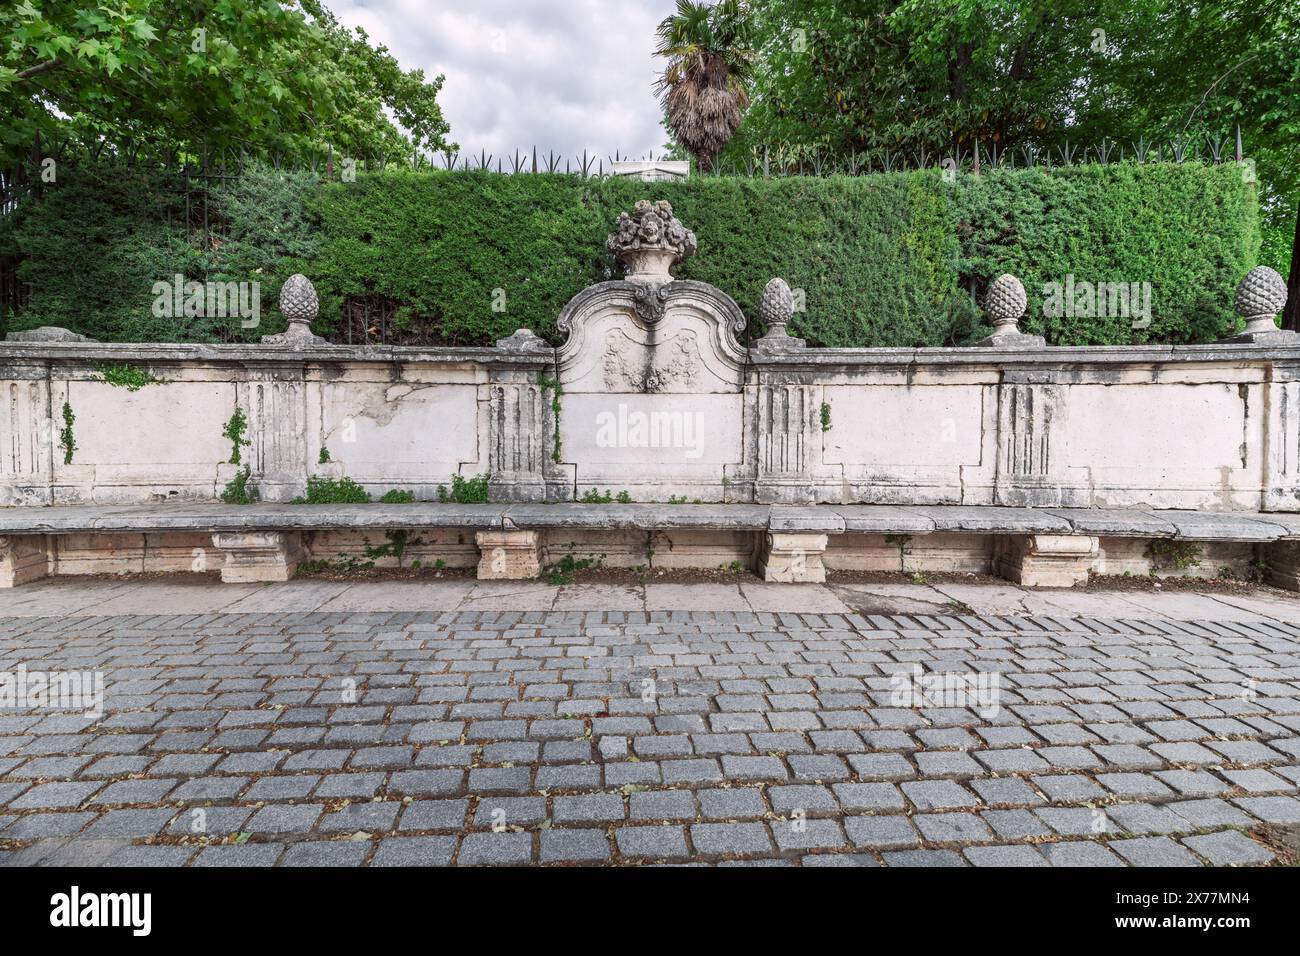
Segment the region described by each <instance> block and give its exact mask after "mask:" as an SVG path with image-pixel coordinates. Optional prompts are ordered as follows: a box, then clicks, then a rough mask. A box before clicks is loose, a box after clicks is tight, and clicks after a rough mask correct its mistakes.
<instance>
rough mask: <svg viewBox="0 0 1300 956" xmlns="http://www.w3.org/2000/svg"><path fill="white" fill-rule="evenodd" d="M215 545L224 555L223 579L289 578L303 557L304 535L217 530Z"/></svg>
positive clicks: (235, 581) (228, 581)
mask: <svg viewBox="0 0 1300 956" xmlns="http://www.w3.org/2000/svg"><path fill="white" fill-rule="evenodd" d="M212 545H213V547H215V548H216V549H217V550H218V551H220V552H221V553H222V554H223V555H225V559H226V560H225V563H224V564H222V566H221V580H222V582H223V583H226V584H260V583H263V582H267V581H272V582H278V581H288V580H289V579H290V578H292V577H293V576H294V574H295V573H296V572H297V570H298V563H299V562H300V561H301V560H302V558H303V550H302V536H301V535H300V534H298V533H296V532H286V531H251V532H231V533H218V534H214V535H213V536H212Z"/></svg>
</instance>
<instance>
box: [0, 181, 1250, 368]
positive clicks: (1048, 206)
mask: <svg viewBox="0 0 1300 956" xmlns="http://www.w3.org/2000/svg"><path fill="white" fill-rule="evenodd" d="M137 175H138V176H140V177H141V178H140V179H130V178H122V177H121V176H120V175H119V174H117V173H116V172H114V174H113V175H112V176H109V175H106V174H100V173H97V172H92V173H85V174H79V175H77V176H68V177H62V176H61V181H60V183H59V185H58V186H57V188H51V189H49V190H47V193H46V196H45V198H44V199H42V200H41V201H40V202H34V203H29V204H27V205H26V206H24V207H23V208H22V209H21V211H20V213H19V215H18V216H16V217H13V222H12V223H11V224H10V225H11V227H12V228H11V230H10V231H11V232H12V236H11V239H10V245H13V246H16V247H17V248H18V249H19V250H20V251H21V254H22V256H23V257H24V258H23V264H22V267H21V275H22V277H23V278H24V279H25V280H26V281H28V282H30V283H31V284H32V286H33V298H32V302H31V306H30V307H29V308H28V309H27V310H26V311H25V312H24V313H22V314H20V315H18V316H16V317H13V318H12V319H11V321H10V323H9V324H10V327H11V328H19V327H23V328H25V327H31V326H34V325H42V324H55V325H65V326H68V327H70V328H73V329H75V330H76V331H79V332H83V333H85V334H88V335H91V336H92V337H94V338H99V339H104V340H118V341H124V340H131V339H176V340H212V339H213V338H239V337H251V338H256V337H257V336H259V335H262V334H265V333H266V332H269V331H274V330H275V329H276V327H277V326H278V324H279V321H278V317H276V316H274V314H273V313H274V301H275V296H276V294H277V293H278V289H279V285H280V283H281V282H282V281H283V279H284V278H285V277H286V276H288V275H289V274H291V273H292V272H295V271H302V272H305V273H306V274H307V275H308V276H310V277H311V279H312V280H313V281H314V282H315V283H316V286H317V289H318V291H319V292H320V294H321V300H322V316H321V320H320V322H319V325H318V331H320V332H322V333H323V334H326V335H331V336H332V337H334V338H335V339H336V340H341V339H342V338H343V335H344V333H343V329H344V316H345V314H356V313H357V312H358V307H359V306H360V305H363V304H369V305H370V306H378V307H382V308H383V309H384V310H385V312H386V314H387V313H389V312H391V319H390V322H391V323H392V324H390V328H389V332H390V336H389V337H390V341H399V342H402V341H406V342H435V343H447V344H456V345H470V344H485V343H490V342H492V341H494V340H495V339H497V338H500V337H503V336H505V335H508V334H510V333H511V332H513V331H514V330H515V329H516V328H518V327H520V326H528V327H531V328H533V329H534V330H536V331H537V332H538V333H539V334H541V335H544V336H548V337H552V340H554V338H553V335H554V326H555V320H556V317H557V316H558V314H559V311H560V309H561V308H562V307H563V306H564V304H565V302H567V301H568V300H569V298H570V297H572V296H573V295H574V294H576V293H577V292H578V291H580V290H581V289H582V288H584V287H585V286H587V285H589V284H590V283H592V282H597V281H600V280H602V279H607V278H611V277H613V276H614V275H616V274H618V270H617V267H616V266H615V264H614V262H613V260H612V258H611V257H610V256H609V255H608V254H607V253H606V252H605V248H604V240H605V236H606V235H607V234H608V233H609V231H610V230H611V228H612V225H613V222H614V220H615V219H616V217H617V215H618V213H619V212H620V211H622V210H625V209H629V208H630V207H631V205H632V204H633V203H634V202H635V201H636V200H637V199H639V198H646V197H653V198H657V199H658V198H664V199H668V200H670V201H671V202H672V204H673V207H674V209H675V211H676V213H677V215H678V216H679V217H680V218H681V220H682V221H683V222H684V223H686V225H687V226H688V227H689V228H691V229H693V230H694V231H695V233H696V235H697V236H698V238H699V252H698V253H697V254H696V256H694V257H693V258H691V259H688V260H687V261H686V262H685V263H683V265H682V266H681V267H680V268H679V270H678V274H679V275H680V276H682V277H683V278H692V279H700V280H702V281H705V282H709V283H712V284H714V285H716V286H718V287H719V288H721V289H723V290H724V291H726V292H728V293H729V294H731V295H732V296H733V297H734V298H735V299H736V300H737V301H738V302H739V303H740V305H741V307H742V309H743V310H744V311H745V313H746V315H747V316H749V318H750V326H749V330H748V334H751V335H758V334H761V333H762V331H763V330H762V328H761V326H760V325H759V322H758V315H757V304H758V300H759V297H760V295H761V293H762V290H763V287H764V285H765V284H766V283H767V281H768V280H769V279H770V278H771V277H772V276H775V275H780V276H783V277H785V278H786V279H787V280H788V281H789V282H790V284H791V285H792V286H794V287H795V288H796V289H803V290H804V291H805V293H806V301H807V310H806V312H803V313H801V314H798V315H796V317H795V321H794V323H793V326H794V328H793V331H794V334H797V335H801V336H803V337H805V338H807V339H808V340H809V342H810V344H816V345H827V346H919V345H946V344H962V343H965V342H969V341H971V340H972V339H973V338H975V337H977V336H979V335H981V334H983V332H984V329H983V328H982V327H981V325H980V321H979V317H978V311H977V310H976V309H975V307H974V305H973V297H974V296H977V295H979V294H981V293H982V291H983V289H984V287H985V286H986V285H987V283H988V282H989V281H990V280H991V279H992V278H994V277H995V276H997V275H999V274H1000V273H1002V272H1013V273H1015V274H1016V275H1018V276H1020V277H1021V279H1022V280H1023V281H1024V283H1025V286H1026V289H1027V290H1028V292H1029V298H1030V317H1029V319H1028V321H1027V323H1026V325H1027V326H1028V328H1029V329H1030V330H1034V331H1042V332H1044V333H1045V334H1046V335H1047V336H1048V338H1049V340H1050V341H1052V342H1055V343H1060V344H1094V343H1114V344H1123V343H1130V342H1144V341H1164V342H1198V341H1199V342H1203V341H1212V340H1214V339H1216V338H1218V337H1220V336H1221V335H1222V334H1224V333H1225V332H1226V331H1227V330H1229V329H1230V328H1231V327H1232V326H1233V323H1234V322H1235V319H1234V317H1233V315H1232V298H1233V291H1234V289H1235V286H1236V283H1237V281H1238V280H1239V279H1240V277H1241V276H1242V275H1243V274H1244V273H1245V272H1246V270H1247V269H1249V268H1250V266H1252V265H1254V264H1255V262H1256V261H1257V257H1258V256H1259V254H1260V230H1259V222H1258V218H1259V217H1258V208H1257V200H1256V196H1255V191H1254V187H1253V186H1251V185H1249V184H1247V183H1245V182H1243V181H1242V177H1241V176H1240V174H1239V171H1238V170H1237V168H1236V167H1235V166H1231V165H1224V166H1217V167H1216V166H1205V165H1200V164H1193V163H1189V164H1185V165H1182V164H1177V165H1176V164H1159V165H1147V166H1136V165H1132V164H1120V165H1111V166H1081V167H1065V168H1056V169H1042V168H1037V169H1028V170H993V171H990V172H987V173H986V174H983V175H981V176H979V177H975V176H970V175H960V176H958V178H957V179H956V181H955V182H952V183H949V182H945V181H944V179H943V177H942V176H941V175H940V174H939V173H938V172H929V171H927V172H901V173H889V174H876V175H870V176H862V177H829V178H814V177H790V178H777V179H772V180H762V179H745V178H715V177H709V178H697V179H692V180H689V181H687V182H685V183H657V184H646V183H640V182H634V181H629V180H623V179H619V180H613V179H606V180H595V179H587V180H584V179H580V178H577V177H572V176H563V175H534V174H526V175H518V176H503V175H497V174H492V173H483V172H477V173H476V172H454V173H448V172H442V171H428V170H424V171H419V172H412V171H390V172H385V173H375V174H362V175H360V176H359V177H358V178H357V180H356V181H355V182H351V183H340V182H330V183H317V182H316V181H315V180H313V179H312V178H311V177H310V176H307V175H303V174H292V175H288V174H281V173H275V172H272V171H269V170H265V169H261V170H252V171H250V173H249V174H248V175H247V176H245V177H243V178H241V179H240V180H236V181H234V182H232V183H231V184H229V185H228V186H225V187H223V188H221V189H219V190H217V191H216V192H215V193H214V195H213V198H212V203H211V206H210V208H209V213H210V215H212V216H214V217H215V218H216V219H217V220H219V221H222V222H224V223H226V224H227V226H228V228H227V229H226V230H225V232H226V233H227V238H226V239H225V240H223V241H221V242H219V243H212V244H210V246H209V247H208V248H202V247H201V246H202V244H201V243H200V242H198V241H196V239H195V238H194V237H195V232H194V230H192V229H190V228H188V227H187V225H186V224H185V222H184V218H185V217H184V209H183V208H178V207H177V205H176V203H177V196H176V194H175V192H174V190H171V191H169V190H167V189H165V188H162V186H160V185H159V184H158V183H156V182H151V181H150V180H149V178H148V177H147V176H146V175H145V174H137ZM183 200H184V197H183V195H182V196H180V201H181V202H182V203H183ZM160 210H163V211H165V213H166V214H164V213H162V212H160ZM169 216H170V221H168V218H169ZM5 243H6V240H5V236H4V234H3V230H0V253H2V252H3V250H4V248H5ZM177 271H180V272H183V273H185V274H186V275H187V276H189V277H191V278H203V277H204V276H205V275H206V276H207V277H209V278H220V279H223V280H226V279H233V280H240V279H244V280H247V279H257V280H258V281H260V282H261V283H262V291H263V311H264V315H266V316H268V318H267V319H264V321H263V325H262V327H261V328H259V329H257V330H254V331H253V332H251V333H242V332H240V331H239V330H238V329H230V328H217V327H214V325H213V324H212V323H210V322H202V321H200V322H194V321H189V322H182V321H170V320H169V321H167V322H159V321H158V320H156V319H154V318H153V317H152V316H151V315H150V313H149V303H150V302H151V301H152V295H151V292H150V290H151V287H152V284H153V283H154V282H156V281H159V280H165V279H168V278H169V277H170V276H171V274H172V273H174V272H177ZM1070 274H1072V275H1073V276H1074V277H1075V279H1076V280H1078V281H1088V282H1094V283H1095V282H1125V283H1143V282H1148V283H1150V284H1151V288H1152V321H1151V324H1150V326H1149V327H1147V328H1134V327H1133V323H1132V322H1131V321H1130V320H1129V319H1127V318H1103V317H1096V316H1094V317H1085V316H1078V317H1073V318H1070V317H1064V316H1062V317H1059V318H1047V317H1044V315H1043V309H1042V306H1043V301H1044V285H1045V283H1048V282H1052V281H1057V282H1062V283H1064V282H1065V280H1066V276H1067V275H1070ZM349 305H350V306H352V308H348V306H349ZM494 306H495V308H494ZM392 325H395V326H396V330H397V331H396V334H393V328H392Z"/></svg>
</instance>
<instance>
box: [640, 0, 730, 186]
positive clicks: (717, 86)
mask: <svg viewBox="0 0 1300 956" xmlns="http://www.w3.org/2000/svg"><path fill="white" fill-rule="evenodd" d="M748 15H749V11H748V9H747V6H746V4H745V3H744V2H743V0H719V2H718V3H717V4H715V5H710V4H708V3H703V2H698V3H697V2H695V0H677V12H676V13H675V14H672V15H670V16H667V17H665V18H664V19H663V22H661V23H660V24H659V28H658V31H657V33H658V37H659V46H658V48H657V49H656V51H655V52H656V53H657V54H658V55H659V56H662V57H666V58H667V59H668V66H667V67H666V68H665V69H664V72H663V75H662V76H661V77H660V78H659V81H658V83H657V84H656V90H657V92H658V93H659V95H660V97H661V99H662V102H663V106H664V112H665V114H666V118H667V122H668V126H669V128H670V130H671V131H672V133H673V136H674V137H675V138H676V140H677V142H678V144H680V145H681V146H682V147H683V148H684V149H685V150H686V151H687V152H689V153H690V154H691V155H692V156H694V157H695V160H696V163H697V164H698V166H699V169H700V171H701V172H708V171H709V170H711V169H712V168H713V160H714V158H715V157H716V156H717V155H718V153H720V152H721V151H722V149H723V147H724V146H726V145H727V141H728V140H730V139H731V137H732V135H733V134H735V132H736V129H737V127H739V126H740V120H741V117H742V115H743V114H744V111H745V108H746V107H747V106H748V105H749V96H748V94H747V93H746V91H745V81H746V80H747V79H748V77H749V75H750V68H751V64H752V62H753V59H754V51H753V50H752V49H751V47H750V27H749V19H748Z"/></svg>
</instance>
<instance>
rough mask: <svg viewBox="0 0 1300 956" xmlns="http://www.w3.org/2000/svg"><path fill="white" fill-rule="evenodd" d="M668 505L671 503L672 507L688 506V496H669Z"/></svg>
mask: <svg viewBox="0 0 1300 956" xmlns="http://www.w3.org/2000/svg"><path fill="white" fill-rule="evenodd" d="M668 503H669V504H670V505H684V504H686V496H685V495H669V496H668Z"/></svg>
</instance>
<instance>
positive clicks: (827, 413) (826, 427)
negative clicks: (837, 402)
mask: <svg viewBox="0 0 1300 956" xmlns="http://www.w3.org/2000/svg"><path fill="white" fill-rule="evenodd" d="M821 420H822V431H824V432H828V431H830V430H831V404H830V402H822V410H821Z"/></svg>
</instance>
